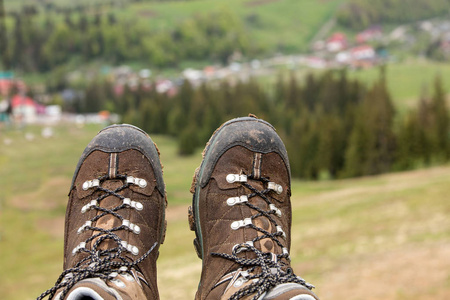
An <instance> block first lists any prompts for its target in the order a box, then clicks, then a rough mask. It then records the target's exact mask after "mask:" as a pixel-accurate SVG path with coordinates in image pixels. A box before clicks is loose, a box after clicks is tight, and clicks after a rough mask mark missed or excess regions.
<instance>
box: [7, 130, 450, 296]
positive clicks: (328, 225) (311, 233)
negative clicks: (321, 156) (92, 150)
mask: <svg viewBox="0 0 450 300" xmlns="http://www.w3.org/2000/svg"><path fill="white" fill-rule="evenodd" d="M99 129H100V126H99V125H92V126H88V127H85V128H77V127H61V128H55V135H54V137H53V138H50V139H44V138H43V137H41V135H40V132H41V128H31V127H28V128H25V129H24V130H22V131H17V130H13V129H9V130H7V131H6V130H1V131H0V144H1V147H0V178H1V180H0V190H1V191H2V193H1V195H0V253H1V254H2V255H0V269H1V270H2V272H0V282H1V284H0V294H1V295H2V299H5V300H16V299H17V300H18V299H34V298H35V297H36V296H37V295H38V294H40V293H41V292H42V291H43V290H45V289H46V288H48V287H50V286H52V284H53V283H54V281H55V280H56V278H57V276H58V275H59V273H60V272H61V267H62V250H63V249H62V246H63V226H64V210H65V205H66V200H67V193H68V188H69V185H70V180H71V176H72V172H73V170H74V168H75V165H76V163H77V161H78V157H79V155H80V154H81V152H82V150H83V149H84V147H85V145H86V144H87V143H88V142H89V140H90V139H91V138H92V137H93V136H94V135H95V133H96V132H97V131H98V130H99ZM27 133H28V138H29V139H30V137H31V135H33V137H34V139H33V140H31V141H30V140H27V139H26V138H25V136H26V134H27ZM153 139H154V140H155V141H156V142H157V144H158V147H159V149H160V150H161V159H162V162H163V164H164V165H165V168H164V175H165V181H166V184H167V190H168V197H169V208H168V211H167V219H168V231H167V237H166V242H165V244H164V245H162V247H161V255H160V259H159V261H158V267H159V269H158V276H159V277H158V281H159V286H160V294H161V299H192V298H193V295H194V293H195V290H196V287H197V284H198V279H199V275H200V270H201V261H200V260H199V259H198V258H197V256H196V254H195V252H194V250H193V247H192V239H193V233H192V232H190V231H189V229H188V225H187V216H186V209H187V206H188V204H189V203H190V201H191V196H190V193H189V192H188V189H189V186H190V183H191V178H192V174H193V171H194V169H195V167H196V166H197V165H198V164H199V163H200V160H201V155H200V151H201V150H200V149H199V151H198V153H197V154H196V155H194V156H192V157H178V156H177V155H176V144H175V141H174V140H172V139H170V138H168V137H164V136H154V137H153ZM449 182H450V166H442V167H436V168H431V169H425V170H418V171H413V172H406V173H396V174H389V175H383V176H376V177H367V178H361V179H351V180H342V181H321V182H303V181H298V180H294V181H293V187H292V194H293V197H292V206H293V235H292V244H293V247H292V251H291V254H292V262H293V266H294V269H295V270H296V271H297V273H298V274H299V275H302V276H303V277H304V278H306V279H307V280H308V281H309V282H312V283H313V284H315V285H316V286H317V289H316V292H317V294H318V295H319V296H321V299H351V300H358V299H361V300H363V299H364V300H370V299H383V300H387V299H411V298H414V297H415V296H418V295H420V299H433V300H444V299H450V259H449V257H450V218H449V217H448V216H449V214H450V202H449V201H448V193H449V191H450V184H449Z"/></svg>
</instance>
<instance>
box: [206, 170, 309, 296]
mask: <svg viewBox="0 0 450 300" xmlns="http://www.w3.org/2000/svg"><path fill="white" fill-rule="evenodd" d="M247 178H248V179H252V180H256V181H261V182H263V186H264V187H266V188H264V189H263V190H258V189H257V188H255V187H254V186H252V185H251V184H249V183H248V182H247ZM227 181H228V182H230V183H231V182H240V183H241V184H242V185H243V186H244V187H245V188H247V189H248V190H250V191H251V194H249V195H246V196H241V197H234V198H229V199H228V200H227V204H228V205H235V204H240V205H246V206H248V207H249V208H251V209H252V210H254V211H256V214H253V215H252V216H251V217H250V218H246V219H244V220H242V221H235V222H233V223H232V224H231V228H232V229H235V230H237V229H239V228H241V227H245V228H252V229H254V230H257V231H259V232H261V233H262V235H259V236H257V237H256V238H254V239H253V240H252V241H247V242H245V243H241V244H237V245H235V246H234V247H233V250H232V253H231V255H230V254H227V253H215V252H213V253H211V254H212V255H213V256H218V257H222V258H224V259H228V260H231V261H233V262H235V263H237V264H239V265H240V266H241V267H242V268H243V269H245V271H240V270H242V268H241V269H239V272H240V275H241V276H242V277H243V278H242V280H243V281H245V282H247V281H249V280H252V281H253V282H252V283H251V284H249V285H246V286H245V287H243V288H241V289H239V290H238V291H237V292H235V293H234V294H233V295H232V296H231V297H230V300H237V299H241V298H243V297H245V296H248V295H252V294H255V295H254V297H253V298H252V300H257V299H260V297H261V298H262V297H263V296H264V294H265V293H267V291H269V290H270V289H271V288H273V287H275V286H277V285H279V284H282V283H298V284H301V285H303V286H305V287H306V288H308V289H310V290H311V289H313V288H314V286H313V285H311V284H309V283H307V282H306V281H305V280H304V279H302V278H301V277H299V276H296V275H295V274H294V272H293V270H292V268H290V266H289V263H287V262H289V261H290V256H289V252H288V249H287V248H286V247H284V246H283V244H282V243H281V241H280V240H279V238H283V237H285V233H284V231H283V230H282V228H281V226H279V225H278V224H277V221H276V220H275V219H274V218H273V215H277V216H281V211H280V210H279V209H278V208H277V207H276V206H275V205H274V204H273V203H272V201H271V198H272V197H271V193H274V192H276V193H279V194H281V193H282V187H281V185H278V184H276V183H274V182H271V181H270V180H269V179H268V178H265V177H259V178H255V177H254V176H253V175H250V176H248V177H247V176H246V175H236V174H229V175H228V176H227ZM253 197H260V198H261V199H263V200H264V201H265V202H266V203H267V204H268V205H269V208H270V210H269V211H266V210H263V209H262V208H260V207H258V206H256V205H253V204H252V203H250V202H249V201H248V199H251V198H253ZM261 216H264V217H266V218H267V219H268V220H269V221H270V222H271V223H272V224H273V225H274V228H276V229H277V231H276V232H275V233H271V232H268V231H266V230H264V229H263V228H260V227H258V226H256V225H254V224H253V222H252V221H253V220H254V219H256V218H258V217H261ZM266 238H270V239H271V240H272V241H273V242H274V243H275V244H277V245H278V246H279V247H281V248H282V253H280V254H275V253H272V252H262V251H261V250H260V249H258V248H256V247H255V246H254V244H255V242H257V241H259V240H262V239H266ZM241 252H253V253H254V254H255V255H256V258H244V257H242V256H241V257H239V256H238V254H239V253H241ZM283 259H284V260H283ZM286 261H287V262H286ZM257 270H260V272H256V271H257ZM238 280H239V279H238ZM220 283H221V282H219V283H218V284H220ZM241 283H242V281H241ZM216 286H217V285H216Z"/></svg>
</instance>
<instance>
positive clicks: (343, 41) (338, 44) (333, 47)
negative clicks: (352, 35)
mask: <svg viewBox="0 0 450 300" xmlns="http://www.w3.org/2000/svg"><path fill="white" fill-rule="evenodd" d="M347 45H348V41H347V37H346V35H345V34H343V33H341V32H336V33H334V34H333V35H332V36H331V37H330V38H329V39H328V40H327V42H326V44H325V48H326V49H327V51H328V52H339V51H342V50H344V49H346V48H347Z"/></svg>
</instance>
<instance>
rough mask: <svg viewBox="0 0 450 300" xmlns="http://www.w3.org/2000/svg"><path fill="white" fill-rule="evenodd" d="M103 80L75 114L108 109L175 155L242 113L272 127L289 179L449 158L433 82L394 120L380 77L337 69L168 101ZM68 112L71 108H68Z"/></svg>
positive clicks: (188, 93)
mask: <svg viewBox="0 0 450 300" xmlns="http://www.w3.org/2000/svg"><path fill="white" fill-rule="evenodd" d="M112 90H113V89H112V86H111V85H110V84H109V83H107V82H96V83H92V84H90V86H89V87H88V88H87V89H86V93H85V97H84V98H83V100H82V101H80V102H79V103H78V106H77V107H76V109H77V110H79V111H97V110H98V109H100V108H108V109H110V110H111V111H113V112H116V113H119V114H121V115H122V121H123V122H125V123H131V124H135V125H137V126H139V127H141V128H143V129H144V130H146V131H147V132H150V133H157V134H168V135H171V136H174V137H176V138H177V139H178V142H179V151H180V153H181V154H191V153H193V152H194V151H195V150H196V149H197V148H198V147H202V146H204V144H205V143H206V142H207V140H208V139H209V137H210V136H211V134H212V133H213V132H214V130H215V129H216V128H218V127H219V126H220V124H222V123H223V122H225V121H227V120H229V119H230V118H234V117H237V116H245V115H247V114H249V113H253V114H256V115H257V116H258V117H260V118H263V119H265V120H267V121H269V122H270V123H272V124H273V125H274V126H275V127H276V128H277V130H278V133H279V134H280V136H281V137H282V139H283V140H284V142H285V144H286V147H287V149H288V153H289V157H290V162H291V169H292V174H293V176H295V177H299V178H305V179H319V178H324V177H326V178H344V177H356V176H363V175H373V174H380V173H384V172H389V171H397V170H407V169H413V168H417V167H420V166H426V165H432V164H436V163H442V162H447V161H449V159H450V135H449V133H450V132H449V125H450V123H449V122H450V121H449V110H448V107H447V106H446V103H445V92H444V91H443V89H442V83H441V78H440V77H436V79H435V82H434V87H433V93H432V95H431V96H426V95H423V96H422V97H421V98H420V100H419V102H418V105H417V107H416V108H415V109H412V110H411V111H410V112H408V113H407V114H405V115H402V116H399V115H398V114H397V112H396V110H395V108H394V106H393V104H392V99H391V96H390V93H389V91H388V89H387V87H386V79H385V75H384V72H383V71H381V73H380V78H379V79H378V80H377V81H376V82H375V83H374V84H373V85H371V86H368V85H365V84H362V83H361V82H359V81H357V80H351V79H349V78H348V76H347V74H346V72H345V71H328V72H325V73H324V74H323V75H312V74H310V75H308V76H307V77H306V78H305V79H304V80H302V82H300V81H299V80H298V79H297V78H296V76H295V75H294V74H291V75H290V76H289V78H283V76H282V75H280V76H279V78H278V80H277V82H276V83H274V84H273V85H261V84H260V83H258V82H256V81H255V80H253V79H250V80H249V81H247V82H234V83H230V82H226V81H224V82H216V83H214V84H211V83H204V84H202V85H200V86H199V87H196V88H194V87H193V86H192V85H191V84H190V83H189V81H184V83H183V84H182V85H181V86H180V88H179V90H178V93H177V94H176V95H175V96H169V95H167V94H159V93H157V92H156V91H155V89H151V88H149V87H148V86H139V87H134V88H133V89H131V88H125V90H124V93H123V94H122V95H120V96H117V95H114V93H113V92H112ZM72 109H74V108H73V107H72Z"/></svg>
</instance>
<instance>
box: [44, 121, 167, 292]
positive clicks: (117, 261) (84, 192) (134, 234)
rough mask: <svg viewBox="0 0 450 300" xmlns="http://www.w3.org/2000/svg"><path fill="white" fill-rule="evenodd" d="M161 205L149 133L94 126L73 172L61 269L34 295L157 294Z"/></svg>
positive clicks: (162, 220)
mask: <svg viewBox="0 0 450 300" xmlns="http://www.w3.org/2000/svg"><path fill="white" fill-rule="evenodd" d="M166 205H167V202H166V197H165V186H164V181H163V177H162V169H161V163H160V161H159V153H158V150H157V148H156V146H155V145H154V143H153V142H152V140H151V139H150V137H149V136H148V135H147V134H146V133H145V132H143V131H142V130H140V129H139V128H137V127H134V126H131V125H113V126H109V127H107V128H105V129H104V130H102V131H100V132H99V134H98V135H97V136H96V137H95V138H94V139H93V140H92V141H91V142H90V143H89V145H88V146H87V147H86V149H85V150H84V152H83V154H82V156H81V158H80V160H79V162H78V166H77V168H76V171H75V174H74V176H73V181H72V186H71V189H70V193H69V202H68V205H67V212H66V224H65V235H64V271H63V273H62V274H61V276H60V277H59V279H58V281H57V282H56V284H55V286H54V287H53V288H51V289H49V290H48V291H46V292H44V293H43V294H42V295H41V296H40V297H39V298H38V299H42V298H44V297H46V296H49V298H50V299H52V298H55V299H69V300H81V299H83V300H88V299H93V300H100V299H105V300H106V299H124V300H125V299H159V296H158V288H157V282H156V259H157V257H158V254H159V252H158V249H159V245H160V244H161V243H162V242H163V240H164V235H165V228H166V224H165V208H166Z"/></svg>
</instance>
